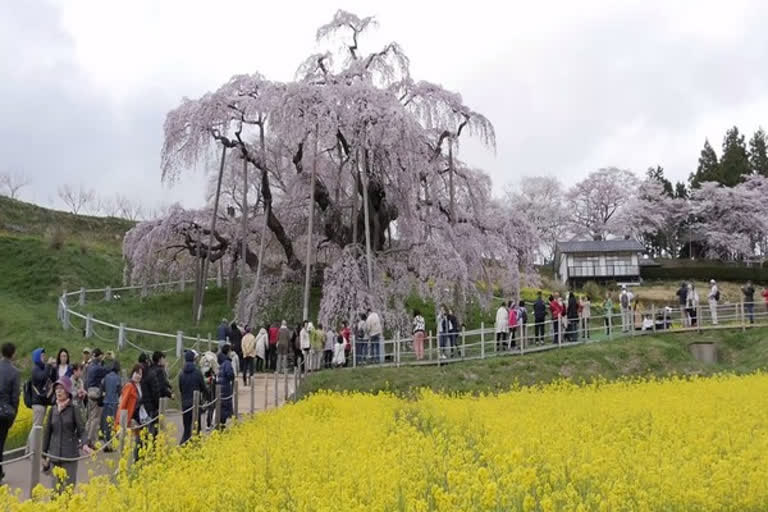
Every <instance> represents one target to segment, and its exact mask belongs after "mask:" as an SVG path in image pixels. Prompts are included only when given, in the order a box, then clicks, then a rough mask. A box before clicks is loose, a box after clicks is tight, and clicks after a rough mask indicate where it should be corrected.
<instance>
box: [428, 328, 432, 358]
mask: <svg viewBox="0 0 768 512" xmlns="http://www.w3.org/2000/svg"><path fill="white" fill-rule="evenodd" d="M428 339H429V360H430V361H431V360H432V331H429V335H428Z"/></svg>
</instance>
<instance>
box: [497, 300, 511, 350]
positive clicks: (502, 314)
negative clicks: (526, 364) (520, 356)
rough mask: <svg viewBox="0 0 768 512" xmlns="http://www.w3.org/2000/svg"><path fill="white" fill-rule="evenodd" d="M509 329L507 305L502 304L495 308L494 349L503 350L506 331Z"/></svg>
mask: <svg viewBox="0 0 768 512" xmlns="http://www.w3.org/2000/svg"><path fill="white" fill-rule="evenodd" d="M508 331H509V311H508V310H507V306H506V305H504V304H502V305H501V306H499V309H497V310H496V351H498V352H501V351H502V350H504V345H506V342H507V332H508Z"/></svg>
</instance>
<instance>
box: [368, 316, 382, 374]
mask: <svg viewBox="0 0 768 512" xmlns="http://www.w3.org/2000/svg"><path fill="white" fill-rule="evenodd" d="M366 313H367V315H366V318H365V332H366V333H367V334H368V343H369V344H370V352H369V353H368V357H370V359H371V361H372V362H373V363H378V362H379V348H380V347H379V345H380V344H381V336H382V334H383V333H384V326H383V325H382V324H381V318H379V314H378V313H377V312H375V311H372V310H371V308H368V310H367V312H366Z"/></svg>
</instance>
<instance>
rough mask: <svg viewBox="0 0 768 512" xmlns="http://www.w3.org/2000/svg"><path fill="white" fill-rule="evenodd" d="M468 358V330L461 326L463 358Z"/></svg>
mask: <svg viewBox="0 0 768 512" xmlns="http://www.w3.org/2000/svg"><path fill="white" fill-rule="evenodd" d="M466 357H467V328H466V327H464V326H463V325H462V326H461V358H462V359H465V358H466Z"/></svg>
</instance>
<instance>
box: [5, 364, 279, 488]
mask: <svg viewBox="0 0 768 512" xmlns="http://www.w3.org/2000/svg"><path fill="white" fill-rule="evenodd" d="M267 381H268V383H267ZM242 384H243V382H242V380H240V382H239V387H238V411H239V413H240V415H241V416H240V417H241V419H242V418H243V417H245V416H247V415H248V414H250V413H251V393H252V392H251V386H248V387H244V386H243V385H242ZM253 384H254V386H253V398H254V402H255V403H254V412H259V411H263V410H264V405H265V391H266V399H267V402H266V403H267V408H268V409H273V408H275V404H276V403H277V405H278V406H280V405H282V404H283V403H284V401H285V389H286V388H285V385H286V379H285V378H284V376H283V375H280V377H279V379H278V384H279V385H278V397H277V402H276V401H275V385H274V384H275V378H274V374H271V375H270V376H269V377H268V378H267V377H266V376H265V375H264V374H261V375H258V376H256V377H255V378H254V379H253ZM287 385H288V388H287V389H288V394H289V395H290V394H292V393H293V392H294V379H293V375H292V374H291V375H289V376H288V379H287ZM167 422H168V423H169V425H173V428H172V431H173V433H174V435H175V438H176V440H177V441H178V440H179V439H181V434H182V431H183V427H182V419H181V412H180V411H177V410H171V411H169V412H168V415H167ZM19 455H20V454H16V455H14V456H11V457H9V458H16V457H18V456H19ZM117 459H118V455H117V454H116V453H100V454H98V455H97V456H96V457H95V460H93V459H86V460H84V461H80V462H79V463H78V465H77V481H78V482H87V481H88V480H89V479H90V475H91V474H92V475H94V476H97V475H103V474H106V473H108V472H109V471H112V470H111V469H110V467H109V464H110V461H111V464H112V467H113V468H114V467H116V462H117ZM4 468H5V480H4V481H3V484H4V485H9V486H10V487H11V492H15V491H16V490H17V489H18V490H20V491H21V496H27V493H28V490H29V482H30V477H31V475H30V471H31V461H30V460H29V459H26V460H21V461H18V462H14V463H11V464H8V465H6V466H4ZM40 483H42V484H43V485H45V486H46V487H51V486H52V482H51V477H50V476H49V475H45V474H42V473H41V474H40Z"/></svg>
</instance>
